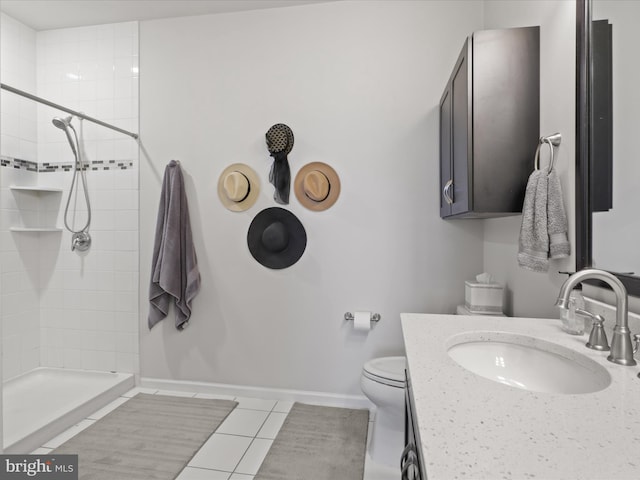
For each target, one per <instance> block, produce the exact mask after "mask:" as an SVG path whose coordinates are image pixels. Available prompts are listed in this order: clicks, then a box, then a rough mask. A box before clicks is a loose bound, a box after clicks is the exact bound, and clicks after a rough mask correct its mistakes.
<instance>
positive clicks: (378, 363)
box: [362, 357, 406, 388]
mask: <svg viewBox="0 0 640 480" xmlns="http://www.w3.org/2000/svg"><path fill="white" fill-rule="evenodd" d="M405 367H406V359H405V357H380V358H374V359H372V360H369V361H368V362H366V363H365V364H364V367H363V368H362V374H363V375H364V376H365V377H367V378H368V379H370V380H373V381H374V382H377V383H381V384H383V385H388V386H390V387H396V388H404V387H405V384H406V382H405V376H404V369H405Z"/></svg>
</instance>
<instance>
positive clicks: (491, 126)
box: [440, 27, 540, 218]
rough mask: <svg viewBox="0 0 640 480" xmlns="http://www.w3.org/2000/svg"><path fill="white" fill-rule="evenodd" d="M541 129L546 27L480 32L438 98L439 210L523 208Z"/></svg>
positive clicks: (485, 212) (476, 212) (483, 214)
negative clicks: (542, 46) (542, 37)
mask: <svg viewBox="0 0 640 480" xmlns="http://www.w3.org/2000/svg"><path fill="white" fill-rule="evenodd" d="M539 132H540V28H539V27H524V28H510V29H502V30H484V31H479V32H475V33H474V34H473V35H472V36H470V37H468V38H467V40H466V41H465V43H464V46H463V47H462V51H461V52H460V55H459V57H458V60H457V61H456V63H455V66H454V68H453V72H452V73H451V76H450V78H449V81H448V82H447V86H446V88H445V90H444V93H443V94H442V97H441V100H440V216H441V217H442V218H467V217H471V218H488V217H500V216H506V215H515V214H518V213H520V212H522V203H523V201H524V192H525V188H526V184H527V179H528V177H529V175H530V174H531V172H532V171H533V168H534V167H533V162H534V155H535V151H536V147H537V146H538V140H539V137H540V133H539Z"/></svg>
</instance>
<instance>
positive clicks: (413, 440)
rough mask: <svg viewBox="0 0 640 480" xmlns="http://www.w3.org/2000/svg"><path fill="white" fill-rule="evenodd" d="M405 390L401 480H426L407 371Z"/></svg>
mask: <svg viewBox="0 0 640 480" xmlns="http://www.w3.org/2000/svg"><path fill="white" fill-rule="evenodd" d="M405 376H406V379H407V388H406V389H405V417H404V418H405V422H404V445H405V447H404V450H403V452H402V456H401V458H400V468H401V472H402V473H401V480H427V474H426V472H425V471H424V459H423V458H422V446H421V445H420V433H419V431H418V424H417V423H416V409H415V406H414V404H413V393H412V390H411V379H410V376H409V371H408V370H405Z"/></svg>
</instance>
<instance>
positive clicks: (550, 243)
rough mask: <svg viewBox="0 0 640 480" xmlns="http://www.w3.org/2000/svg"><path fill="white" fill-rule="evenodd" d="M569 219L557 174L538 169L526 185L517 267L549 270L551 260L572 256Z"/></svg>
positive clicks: (541, 270)
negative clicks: (568, 231)
mask: <svg viewBox="0 0 640 480" xmlns="http://www.w3.org/2000/svg"><path fill="white" fill-rule="evenodd" d="M569 252H570V246H569V240H568V238H567V216H566V214H565V211H564V203H563V201H562V190H561V188H560V180H559V179H558V176H557V175H556V173H555V171H553V170H552V171H551V173H548V169H547V168H543V169H540V170H535V171H534V172H533V173H532V174H531V175H530V176H529V180H528V182H527V189H526V192H525V198H524V204H523V207H522V225H521V227H520V240H519V242H518V264H519V265H520V266H521V267H523V268H526V269H528V270H532V271H534V272H546V271H547V270H549V258H554V259H555V258H562V257H566V256H568V255H569Z"/></svg>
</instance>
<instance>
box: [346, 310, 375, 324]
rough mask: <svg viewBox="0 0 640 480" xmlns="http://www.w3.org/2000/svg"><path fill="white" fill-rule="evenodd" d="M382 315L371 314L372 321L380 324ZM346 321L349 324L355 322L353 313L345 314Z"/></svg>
mask: <svg viewBox="0 0 640 480" xmlns="http://www.w3.org/2000/svg"><path fill="white" fill-rule="evenodd" d="M380 318H381V317H380V314H379V313H372V314H371V321H372V322H379V321H380ZM344 319H345V320H346V321H348V322H353V313H351V312H347V313H345V314H344Z"/></svg>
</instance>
